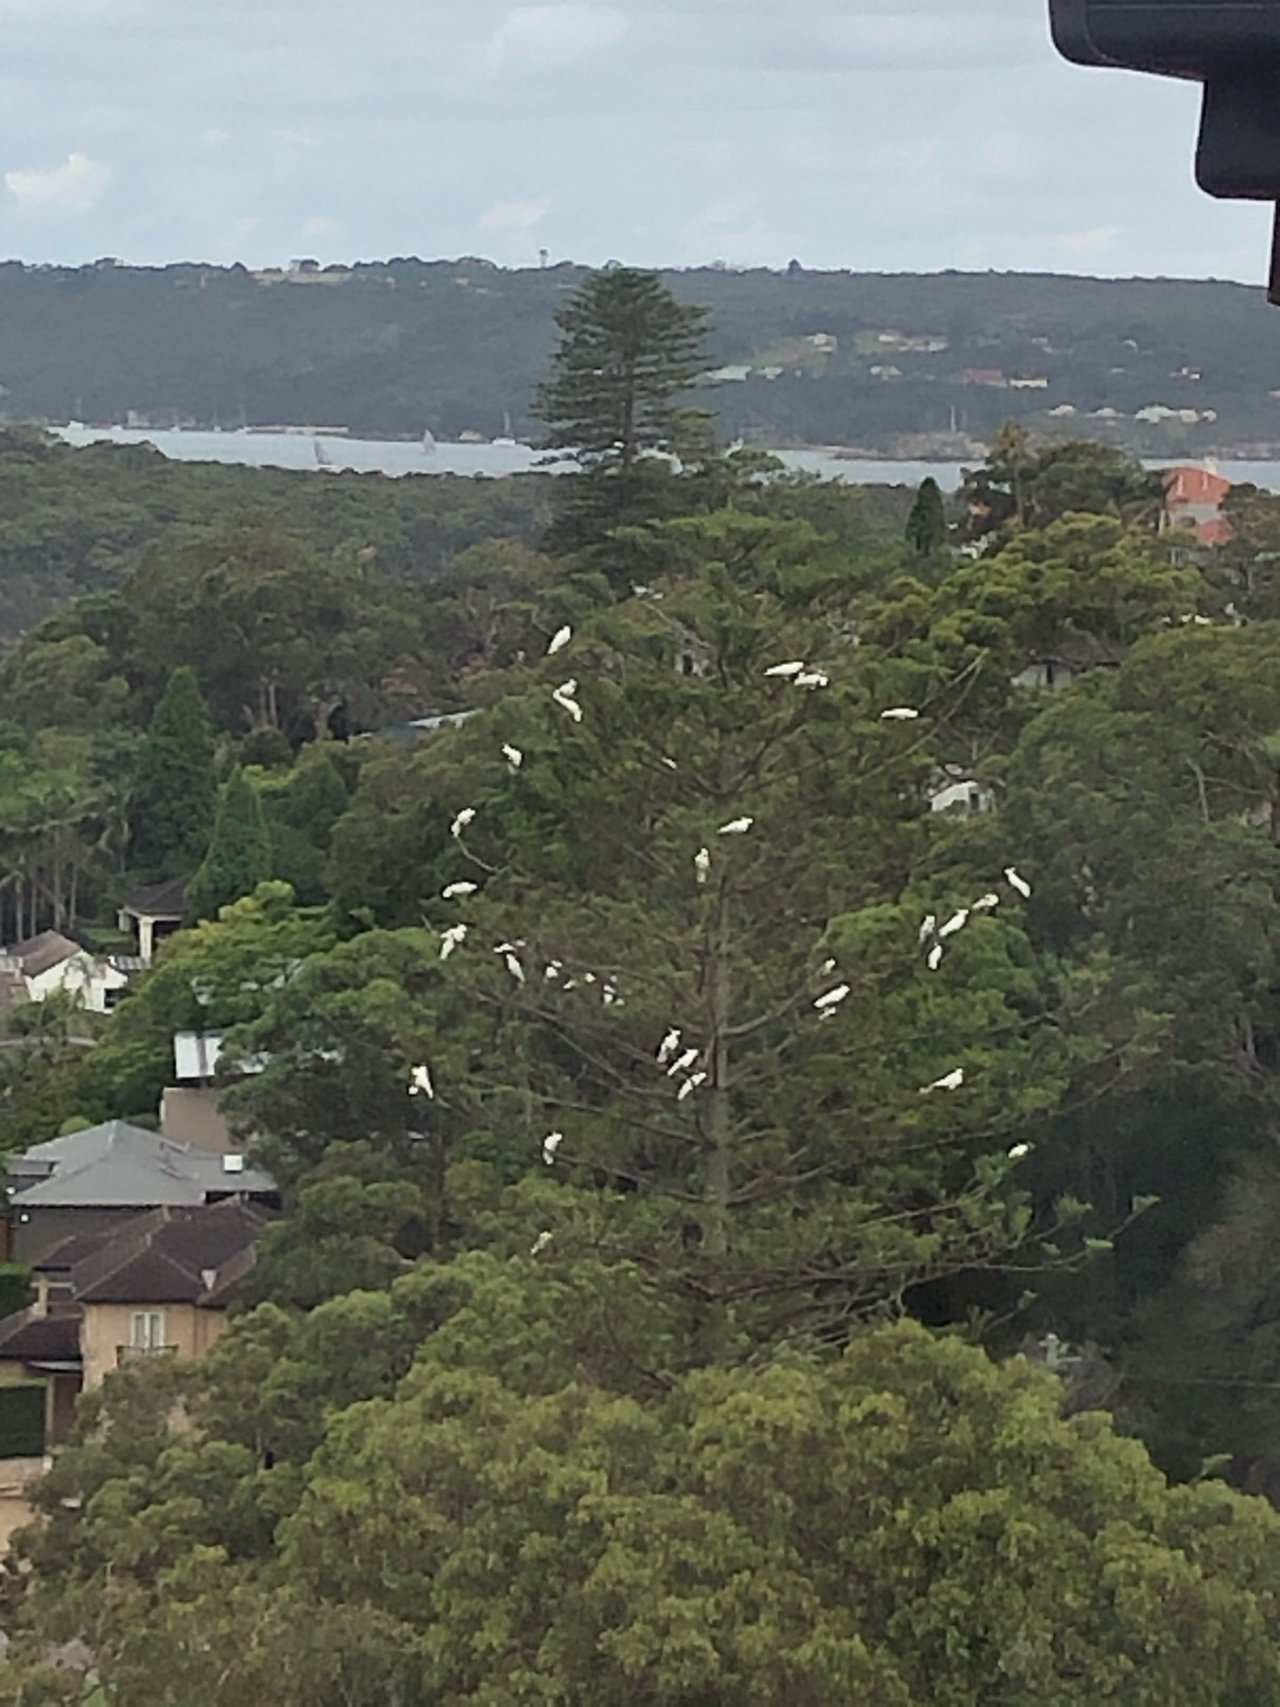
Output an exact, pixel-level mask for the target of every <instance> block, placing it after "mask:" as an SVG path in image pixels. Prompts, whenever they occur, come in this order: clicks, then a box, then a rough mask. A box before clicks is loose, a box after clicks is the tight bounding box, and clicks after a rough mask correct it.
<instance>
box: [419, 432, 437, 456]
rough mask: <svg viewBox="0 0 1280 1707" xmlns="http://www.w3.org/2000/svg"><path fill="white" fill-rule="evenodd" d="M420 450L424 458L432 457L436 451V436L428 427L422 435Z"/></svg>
mask: <svg viewBox="0 0 1280 1707" xmlns="http://www.w3.org/2000/svg"><path fill="white" fill-rule="evenodd" d="M422 450H423V454H424V455H425V456H434V455H435V451H436V435H435V434H434V433H433V432H432V431H431V428H430V427H428V428H427V429H426V431H425V432H424V433H423V435H422Z"/></svg>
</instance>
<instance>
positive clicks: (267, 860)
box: [186, 770, 271, 924]
mask: <svg viewBox="0 0 1280 1707" xmlns="http://www.w3.org/2000/svg"><path fill="white" fill-rule="evenodd" d="M270 876H271V834H270V831H269V830H268V828H267V820H266V815H265V814H264V812H263V810H262V801H261V799H260V798H259V796H258V791H257V789H255V788H254V786H253V784H252V783H251V782H250V781H249V779H248V778H247V777H246V776H245V774H244V772H243V771H241V770H236V771H233V772H232V774H231V777H230V779H229V780H228V781H227V783H226V784H225V785H224V786H223V789H222V793H221V795H220V796H219V799H218V812H217V816H216V818H215V819H214V823H213V835H212V837H211V839H210V842H209V850H208V852H207V853H206V854H205V856H204V859H203V861H202V862H201V864H200V866H199V868H198V870H197V871H196V874H195V876H194V877H193V878H192V879H191V883H190V885H189V886H188V888H187V905H186V917H187V923H188V924H196V923H198V922H199V921H200V920H201V919H216V918H217V916H218V913H219V911H220V910H221V909H222V908H223V907H228V906H230V905H231V903H232V902H233V901H238V900H239V899H240V898H241V896H243V895H251V894H252V893H253V891H254V890H255V889H256V888H257V886H258V885H259V883H264V882H266V880H267V879H268V878H269V877H270Z"/></svg>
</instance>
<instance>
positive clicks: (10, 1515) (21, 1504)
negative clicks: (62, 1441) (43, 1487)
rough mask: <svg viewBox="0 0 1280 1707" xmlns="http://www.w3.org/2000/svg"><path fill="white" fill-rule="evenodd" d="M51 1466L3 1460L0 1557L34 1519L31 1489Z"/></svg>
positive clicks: (0, 1471) (25, 1460) (0, 1461)
mask: <svg viewBox="0 0 1280 1707" xmlns="http://www.w3.org/2000/svg"><path fill="white" fill-rule="evenodd" d="M49 1463H50V1460H48V1459H47V1458H4V1459H0V1556H3V1555H4V1554H5V1553H7V1552H8V1551H9V1543H10V1541H12V1539H13V1537H14V1535H15V1533H16V1532H17V1531H18V1530H19V1529H22V1528H23V1527H24V1526H25V1525H26V1524H28V1523H30V1522H31V1520H32V1519H33V1518H34V1516H35V1512H34V1511H33V1510H32V1508H31V1499H30V1494H31V1489H32V1488H33V1487H34V1486H35V1484H36V1483H37V1482H38V1481H39V1480H40V1478H41V1476H43V1475H44V1473H45V1471H46V1470H47V1469H48V1468H49Z"/></svg>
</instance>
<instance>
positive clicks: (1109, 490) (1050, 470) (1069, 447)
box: [960, 422, 1164, 539]
mask: <svg viewBox="0 0 1280 1707" xmlns="http://www.w3.org/2000/svg"><path fill="white" fill-rule="evenodd" d="M960 501H961V503H962V504H963V505H964V506H965V509H966V511H967V513H968V516H969V532H970V536H971V537H972V538H974V539H982V538H985V537H987V536H988V535H991V534H997V535H999V534H1005V533H1008V532H1009V531H1011V530H1016V529H1020V528H1026V527H1031V528H1046V527H1048V526H1049V525H1050V524H1051V523H1053V522H1056V521H1060V520H1061V519H1062V517H1064V516H1067V515H1070V514H1072V513H1073V512H1081V511H1087V512H1089V513H1091V514H1094V515H1110V516H1115V517H1117V518H1118V519H1119V520H1121V521H1124V522H1126V523H1130V524H1134V525H1137V526H1141V527H1144V528H1146V529H1147V530H1148V531H1149V532H1154V531H1155V529H1156V528H1157V526H1158V525H1159V522H1160V517H1161V514H1162V511H1163V508H1164V476H1163V475H1162V474H1161V473H1159V472H1152V471H1149V470H1147V469H1146V468H1144V467H1143V465H1142V464H1141V462H1139V461H1138V460H1137V458H1135V457H1132V456H1128V455H1126V454H1125V453H1124V452H1123V451H1118V450H1113V449H1111V448H1110V447H1108V446H1106V445H1100V444H1093V443H1090V442H1088V441H1072V442H1071V443H1069V444H1045V445H1035V444H1034V443H1033V442H1032V440H1031V437H1030V435H1029V434H1028V433H1027V432H1026V431H1025V429H1023V428H1022V427H1019V426H1018V425H1017V424H1016V423H1013V422H1010V423H1008V424H1007V425H1006V426H1005V427H1004V428H1003V429H1002V430H1001V431H1000V433H999V434H997V436H996V439H995V442H994V443H993V445H992V447H991V452H990V455H989V456H988V458H987V461H986V464H985V465H984V466H983V467H982V468H979V469H975V470H974V471H973V472H971V473H969V474H967V475H966V478H965V483H964V486H963V487H962V489H961V492H960Z"/></svg>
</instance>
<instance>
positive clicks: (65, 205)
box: [4, 152, 111, 213]
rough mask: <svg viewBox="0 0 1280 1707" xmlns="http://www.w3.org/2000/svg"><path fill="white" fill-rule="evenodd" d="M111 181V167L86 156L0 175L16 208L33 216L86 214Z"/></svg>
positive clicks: (71, 156) (82, 155)
mask: <svg viewBox="0 0 1280 1707" xmlns="http://www.w3.org/2000/svg"><path fill="white" fill-rule="evenodd" d="M110 180H111V168H110V166H108V165H107V164H106V162H105V161H102V160H91V159H90V158H89V156H88V155H87V154H80V153H78V152H77V153H75V154H69V155H68V156H67V158H66V159H65V160H64V161H63V163H62V165H61V166H51V167H49V168H48V169H47V170H42V169H41V168H40V167H38V166H28V167H22V168H17V169H15V170H13V171H11V172H6V173H5V175H4V183H5V188H6V189H7V190H8V192H9V194H10V195H11V196H12V197H13V199H14V200H15V201H16V202H17V203H18V205H19V206H20V207H24V208H29V209H30V210H32V211H33V212H37V213H88V212H89V211H90V209H92V208H94V207H96V206H97V204H98V202H99V201H100V200H101V198H102V192H103V191H104V190H105V189H106V187H107V184H108V183H109V182H110Z"/></svg>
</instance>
